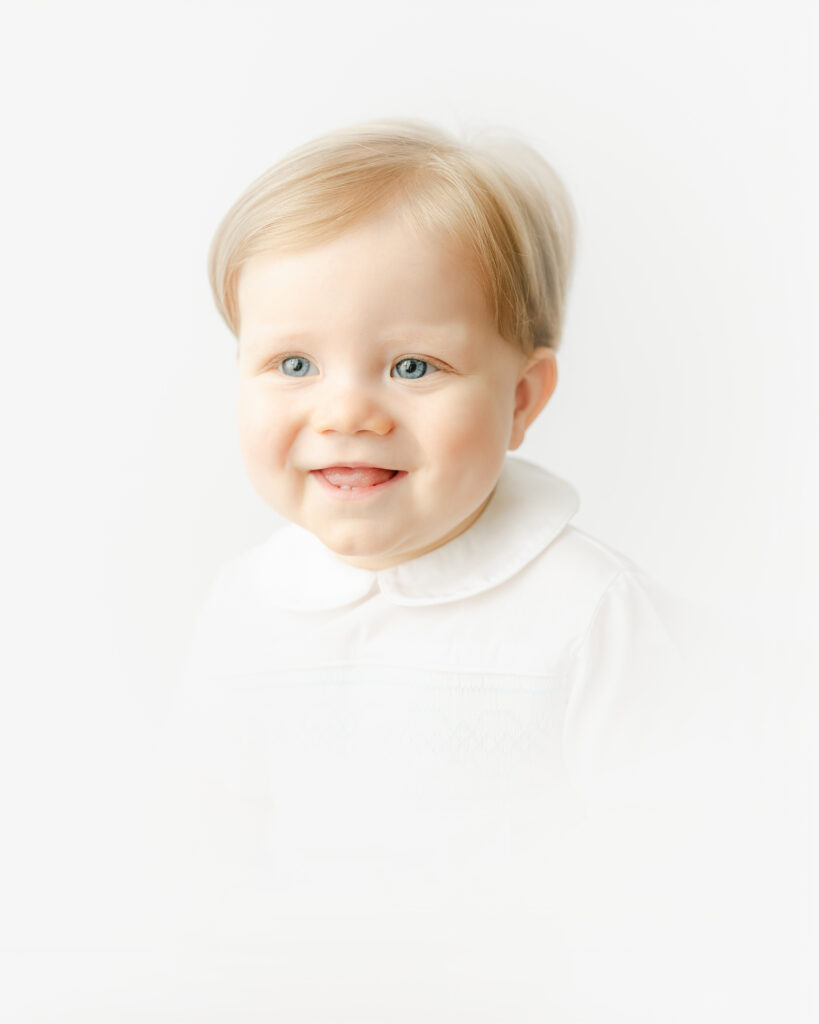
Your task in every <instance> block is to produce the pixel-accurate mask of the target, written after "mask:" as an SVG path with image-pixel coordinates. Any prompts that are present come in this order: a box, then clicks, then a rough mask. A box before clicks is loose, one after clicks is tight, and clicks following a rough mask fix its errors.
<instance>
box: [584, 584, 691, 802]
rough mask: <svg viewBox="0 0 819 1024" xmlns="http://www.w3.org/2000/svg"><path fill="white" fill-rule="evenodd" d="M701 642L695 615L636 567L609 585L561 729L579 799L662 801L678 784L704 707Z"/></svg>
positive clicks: (589, 634) (588, 637) (587, 638)
mask: <svg viewBox="0 0 819 1024" xmlns="http://www.w3.org/2000/svg"><path fill="white" fill-rule="evenodd" d="M704 636H705V634H704V632H703V630H702V629H701V628H700V625H699V623H698V620H697V613H696V611H695V610H694V609H693V608H690V607H688V606H687V605H686V604H685V602H683V601H682V600H680V599H679V598H677V597H675V596H674V595H672V594H671V593H669V592H668V591H666V590H665V589H664V588H662V587H661V586H660V585H659V584H658V583H656V582H655V581H654V580H652V579H651V578H650V577H649V576H648V575H646V574H645V573H643V572H641V571H640V570H638V569H635V568H632V569H624V570H623V571H621V572H620V573H619V574H618V575H617V576H616V577H615V578H614V579H613V580H612V581H611V583H610V584H609V585H608V586H607V587H606V589H605V591H604V592H603V594H602V595H601V597H600V600H599V601H598V603H597V606H596V608H595V610H594V612H593V614H592V616H591V620H590V622H589V624H588V627H587V629H586V631H585V634H584V635H583V636H582V637H581V638H580V640H579V641H578V643H577V645H576V650H575V656H574V658H573V661H572V670H571V684H570V690H569V698H568V704H567V713H566V720H565V727H564V744H565V746H564V749H565V757H566V762H567V767H568V770H569V774H570V777H571V779H572V781H573V783H574V784H575V786H576V787H577V788H578V789H579V790H580V791H581V792H582V793H584V794H585V795H587V796H590V797H593V798H596V797H603V798H605V797H606V796H607V795H611V794H618V795H623V794H624V793H627V794H632V795H638V794H639V795H640V796H649V795H651V794H652V793H653V794H654V795H655V796H657V797H658V798H660V799H664V798H665V797H667V795H668V789H669V787H670V786H676V787H678V786H679V785H680V784H681V783H683V782H684V779H685V777H686V774H687V772H688V769H689V768H690V760H689V759H690V757H691V755H692V753H693V746H692V744H694V745H695V739H696V734H697V724H696V723H697V721H698V719H699V717H700V716H701V713H702V710H703V706H704V705H703V700H702V698H703V685H704V676H703V664H704V659H703V658H702V654H703V649H704V648H703V644H704V642H705V641H704Z"/></svg>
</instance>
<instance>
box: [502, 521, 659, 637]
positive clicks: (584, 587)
mask: <svg viewBox="0 0 819 1024" xmlns="http://www.w3.org/2000/svg"><path fill="white" fill-rule="evenodd" d="M510 583H511V584H512V586H513V587H514V588H515V589H516V590H517V591H518V597H519V599H520V602H521V603H522V604H523V605H525V606H527V607H529V608H531V609H532V610H533V612H534V613H535V614H536V615H537V617H538V618H546V619H548V620H549V621H551V622H562V623H563V624H564V628H563V630H562V632H563V633H564V635H566V636H567V637H568V638H577V637H580V636H582V635H583V634H585V633H586V632H587V630H588V629H589V628H590V626H591V625H592V624H593V622H594V620H595V617H596V615H597V614H598V613H599V609H600V606H601V603H603V602H604V601H605V600H606V599H613V598H615V597H616V596H617V595H624V594H626V593H629V592H632V591H635V590H641V589H642V590H646V591H649V592H652V593H653V592H655V590H656V593H657V594H658V595H659V593H660V591H661V589H662V588H661V587H660V586H659V584H656V583H655V582H654V581H653V580H651V579H650V578H649V577H648V575H647V574H646V573H644V572H643V571H642V570H641V569H640V568H639V567H638V566H637V565H636V564H635V563H634V562H633V561H632V560H631V559H630V558H628V557H626V556H625V555H624V554H622V553H621V552H619V551H617V550H616V549H615V548H613V547H610V546H609V545H607V544H604V543H603V542H602V541H600V540H597V539H596V538H595V537H592V536H591V535H590V534H588V533H586V532H585V531H584V530H581V529H579V528H578V527H576V526H573V525H567V526H566V527H565V528H564V529H563V530H562V531H561V532H560V534H559V535H558V536H557V537H555V539H554V540H553V541H552V542H551V544H549V546H548V547H546V548H545V549H544V550H543V551H541V552H540V554H538V556H537V557H536V558H535V559H533V560H532V561H531V562H530V563H529V565H527V566H526V568H525V569H524V570H523V571H522V572H521V573H520V574H519V575H518V577H517V579H515V580H514V581H510Z"/></svg>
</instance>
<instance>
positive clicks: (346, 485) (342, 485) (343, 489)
mask: <svg viewBox="0 0 819 1024" xmlns="http://www.w3.org/2000/svg"><path fill="white" fill-rule="evenodd" d="M339 487H340V488H341V489H342V491H349V490H350V485H349V484H339Z"/></svg>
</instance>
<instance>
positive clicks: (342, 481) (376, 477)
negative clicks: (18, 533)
mask: <svg viewBox="0 0 819 1024" xmlns="http://www.w3.org/2000/svg"><path fill="white" fill-rule="evenodd" d="M321 472H322V474H323V476H324V479H325V480H329V481H330V483H331V484H334V485H335V486H336V487H341V486H342V485H343V486H345V487H372V486H374V485H375V484H383V483H384V481H385V480H389V479H390V477H393V476H395V470H394V469H376V468H374V467H370V466H368V467H366V468H361V469H350V468H349V467H347V466H331V467H330V469H323V470H322V471H321Z"/></svg>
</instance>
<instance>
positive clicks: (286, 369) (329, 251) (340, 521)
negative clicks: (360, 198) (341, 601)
mask: <svg viewBox="0 0 819 1024" xmlns="http://www.w3.org/2000/svg"><path fill="white" fill-rule="evenodd" d="M238 301H239V313H240V322H241V328H240V332H239V438H240V445H241V450H242V456H243V459H244V463H245V467H246V470H247V473H248V476H249V477H250V480H251V482H252V483H253V485H254V486H255V488H256V489H257V491H258V492H259V494H260V495H261V496H262V498H263V499H264V500H265V501H266V502H267V503H268V504H269V505H270V506H271V507H272V508H274V509H275V510H276V511H277V512H279V513H280V514H281V515H283V516H284V517H286V518H287V519H289V520H291V521H293V522H295V523H298V524H299V525H300V526H303V527H305V528H306V529H307V530H309V531H310V532H311V533H313V534H315V535H316V536H317V537H318V538H319V539H320V540H321V541H322V542H323V543H324V544H325V545H326V546H327V547H328V548H330V549H331V550H332V551H333V552H335V553H336V555H337V556H338V557H340V558H341V559H343V560H344V561H346V562H348V563H350V564H352V565H356V566H359V567H361V568H366V569H383V568H388V567H390V566H393V565H397V564H399V563H401V562H404V561H406V560H408V559H410V558H414V557H417V556H418V555H420V554H424V553H426V552H427V551H431V550H433V549H434V548H436V547H439V546H440V545H442V544H444V543H446V542H447V541H448V540H451V539H452V538H453V537H455V536H457V535H458V534H459V533H461V532H463V530H465V529H466V528H467V527H468V526H469V525H470V524H471V523H472V522H473V521H474V520H475V519H476V518H477V517H478V515H480V513H481V511H482V510H483V507H484V506H485V504H486V503H487V501H488V499H489V497H490V496H491V493H492V490H493V488H494V486H495V483H496V482H497V479H498V476H499V474H500V471H501V468H502V465H503V460H504V455H505V453H506V451H507V449H509V448H516V447H517V446H518V445H519V444H520V442H521V440H522V439H523V432H524V430H525V425H526V424H525V418H526V411H525V409H522V408H521V409H518V411H517V412H516V405H519V406H524V405H525V399H526V385H525V384H523V385H520V386H519V382H520V381H521V379H522V375H524V373H525V371H526V368H527V366H528V365H529V364H530V361H529V360H527V358H526V356H525V355H524V354H523V353H522V352H521V351H520V350H519V349H517V348H515V347H513V346H512V345H511V344H509V343H508V342H506V341H504V339H503V338H501V337H500V336H499V335H498V334H497V331H496V328H495V325H494V322H493V319H492V317H491V315H490V312H489V309H488V307H487V304H486V299H485V297H484V294H483V291H482V289H481V288H480V286H479V284H478V281H477V280H476V278H475V277H474V276H473V275H472V273H471V272H470V269H469V263H468V262H467V261H465V259H464V257H463V255H459V254H458V252H457V251H456V250H452V249H450V248H449V247H447V246H445V245H444V244H443V243H441V242H439V241H436V240H435V239H433V238H432V237H423V238H421V237H418V236H417V235H416V233H414V232H413V231H412V230H411V229H410V228H409V227H408V226H407V225H405V224H404V223H403V222H402V221H401V220H400V218H399V217H398V216H397V215H396V213H395V212H391V213H387V214H384V215H380V216H378V217H377V218H374V219H371V220H369V221H367V222H364V223H361V224H358V225H355V226H354V227H353V228H351V229H349V230H348V231H346V232H345V233H344V234H342V235H341V236H340V237H338V238H337V239H335V240H333V241H331V242H329V243H327V244H323V245H320V246H317V247H315V248H311V249H308V250H305V251H302V252H299V253H296V254H289V255H276V254H262V255H259V256H256V257H254V258H253V259H251V260H249V261H248V263H246V264H245V266H244V267H243V269H242V272H241V275H240V278H239V285H238ZM543 354H544V353H542V352H541V355H543ZM521 389H522V390H521ZM332 467H339V468H337V469H333V468H332ZM341 467H353V468H347V469H346V470H345V469H342V468H341ZM356 467H358V470H359V471H358V472H355V471H354V469H355V468H356ZM376 470H379V472H376Z"/></svg>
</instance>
